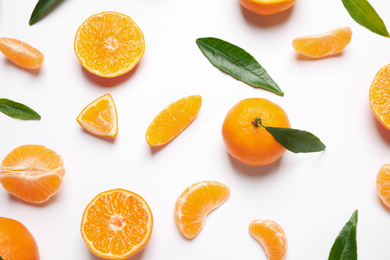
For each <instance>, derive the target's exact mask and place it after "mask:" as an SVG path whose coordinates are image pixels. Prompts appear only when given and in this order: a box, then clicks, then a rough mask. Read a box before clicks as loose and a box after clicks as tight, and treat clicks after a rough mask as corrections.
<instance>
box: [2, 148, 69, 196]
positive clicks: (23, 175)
mask: <svg viewBox="0 0 390 260" xmlns="http://www.w3.org/2000/svg"><path fill="white" fill-rule="evenodd" d="M64 175H65V169H64V167H63V161H62V158H61V156H59V155H58V154H57V153H56V152H54V151H53V150H50V149H49V148H46V147H45V146H43V145H32V144H31V145H22V146H19V147H17V148H15V149H14V150H12V151H11V152H10V153H9V154H8V155H7V156H6V157H5V158H4V160H3V161H2V163H1V165H0V182H1V184H2V185H3V187H4V188H5V189H6V190H7V191H8V192H9V193H11V194H12V195H14V196H17V197H19V198H20V199H22V200H25V201H28V202H32V203H42V202H45V201H47V200H48V199H49V198H50V197H51V196H53V195H54V194H56V193H57V192H58V190H59V189H60V186H61V184H62V178H63V177H64Z"/></svg>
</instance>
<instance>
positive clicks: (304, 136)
mask: <svg viewBox="0 0 390 260" xmlns="http://www.w3.org/2000/svg"><path fill="white" fill-rule="evenodd" d="M264 128H265V129H266V130H267V131H268V132H269V133H270V134H271V135H272V136H273V138H275V140H276V141H277V142H278V143H280V144H281V145H282V146H283V147H284V148H286V149H287V150H289V151H291V152H293V153H312V152H319V151H322V150H324V149H325V148H326V146H325V145H324V144H323V143H322V142H321V140H320V139H319V138H318V137H317V136H315V135H313V134H312V133H309V132H306V131H302V130H298V129H291V128H283V127H271V126H264Z"/></svg>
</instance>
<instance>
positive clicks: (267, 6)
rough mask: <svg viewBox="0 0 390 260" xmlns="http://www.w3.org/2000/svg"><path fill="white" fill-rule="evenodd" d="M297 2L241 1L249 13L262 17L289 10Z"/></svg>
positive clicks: (292, 0)
mask: <svg viewBox="0 0 390 260" xmlns="http://www.w3.org/2000/svg"><path fill="white" fill-rule="evenodd" d="M295 1H296V0H240V3H241V5H242V6H244V7H245V8H246V9H248V10H249V11H252V12H254V13H257V14H261V15H270V14H276V13H280V12H282V11H284V10H287V9H288V8H290V7H291V6H293V5H294V4H295Z"/></svg>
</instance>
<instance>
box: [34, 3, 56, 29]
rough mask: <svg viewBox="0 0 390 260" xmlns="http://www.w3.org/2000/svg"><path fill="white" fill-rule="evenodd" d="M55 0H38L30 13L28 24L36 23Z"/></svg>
mask: <svg viewBox="0 0 390 260" xmlns="http://www.w3.org/2000/svg"><path fill="white" fill-rule="evenodd" d="M55 2H57V0H39V1H38V3H37V5H36V6H35V8H34V11H33V12H32V14H31V17H30V21H29V23H28V24H29V25H33V24H34V23H36V22H37V21H38V20H39V19H40V18H41V17H42V16H43V15H44V14H45V13H46V11H47V10H48V9H49V8H50V7H51V6H52V5H53V4H54V3H55Z"/></svg>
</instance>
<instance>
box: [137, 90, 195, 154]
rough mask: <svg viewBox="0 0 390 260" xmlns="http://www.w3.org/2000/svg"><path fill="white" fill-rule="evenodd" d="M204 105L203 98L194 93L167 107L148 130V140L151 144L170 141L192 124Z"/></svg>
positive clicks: (158, 144)
mask: <svg viewBox="0 0 390 260" xmlns="http://www.w3.org/2000/svg"><path fill="white" fill-rule="evenodd" d="M201 106H202V98H201V96H199V95H192V96H188V97H184V98H181V99H179V100H177V101H175V102H173V103H171V104H170V105H168V106H167V107H165V108H164V109H163V110H162V111H161V112H160V113H159V114H158V115H157V116H156V117H155V118H154V119H153V121H152V122H151V123H150V125H149V127H148V129H147V130H146V134H145V137H146V141H147V142H148V144H150V145H151V146H161V145H165V144H167V143H169V142H170V141H172V140H173V139H174V138H175V137H177V136H178V135H179V134H180V133H181V132H183V131H184V129H186V128H187V126H189V125H190V124H191V122H192V121H193V120H194V119H195V117H196V116H197V114H198V113H199V110H200V107H201Z"/></svg>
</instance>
